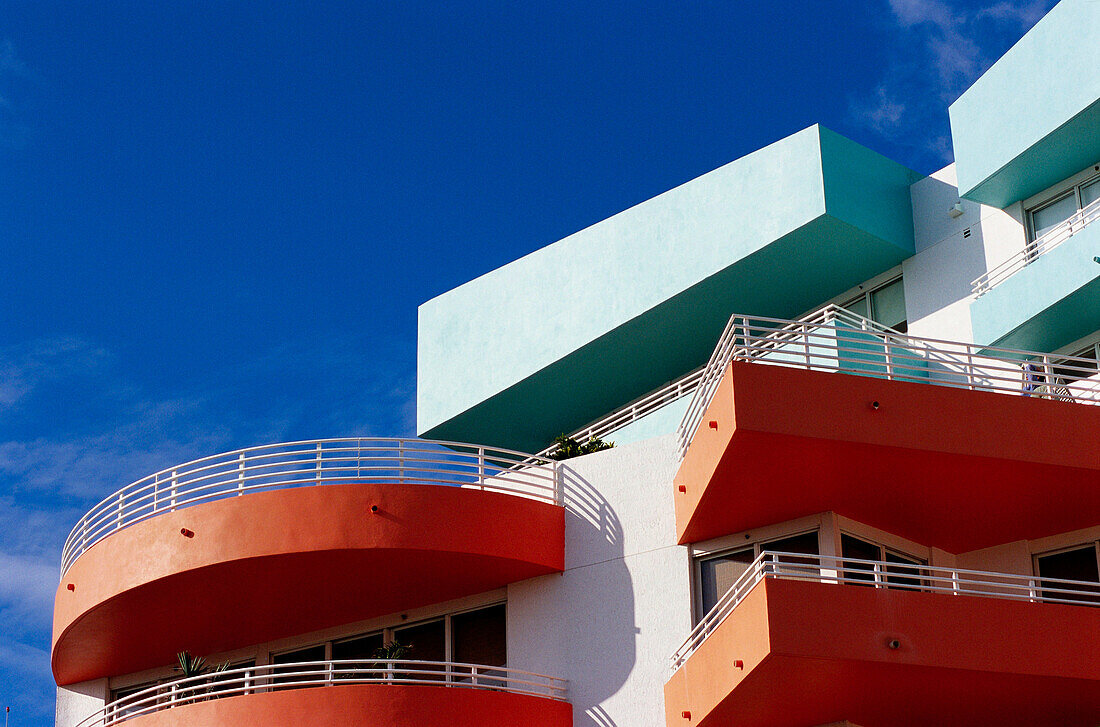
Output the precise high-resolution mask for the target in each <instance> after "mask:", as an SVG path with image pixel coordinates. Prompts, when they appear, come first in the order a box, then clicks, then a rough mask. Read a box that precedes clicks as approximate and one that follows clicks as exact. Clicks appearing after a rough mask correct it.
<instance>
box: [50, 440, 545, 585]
mask: <svg viewBox="0 0 1100 727" xmlns="http://www.w3.org/2000/svg"><path fill="white" fill-rule="evenodd" d="M370 482H384V483H398V484H441V485H452V486H458V487H467V488H477V489H481V490H486V491H490V492H502V493H506V494H510V495H519V496H522V497H528V498H533V499H537V500H542V501H545V502H550V503H553V504H555V505H561V504H562V487H561V472H560V467H559V465H558V463H557V462H554V461H553V460H550V459H547V458H545V457H540V456H538V455H531V454H526V453H524V452H516V451H513V450H509V449H498V448H493V447H484V446H480V445H476V444H465V443H462V442H438V441H429V440H423V439H376V438H367V437H362V438H343V439H314V440H303V441H298V442H287V443H282V444H268V445H263V446H259V447H251V448H248V449H238V450H234V451H232V452H225V453H223V454H216V455H212V456H210V457H203V458H202V459H196V460H193V461H191V462H187V463H185V464H181V465H176V466H175V467H169V468H167V469H164V470H161V471H160V472H157V473H154V474H152V475H149V476H148V477H143V478H142V479H140V480H138V481H136V482H133V483H131V484H129V485H127V486H125V487H123V488H122V489H120V490H118V491H117V492H115V493H113V494H112V495H110V496H108V497H106V498H104V499H103V500H102V501H101V502H100V503H99V504H97V505H95V506H94V507H93V508H92V509H91V510H89V511H88V512H87V513H86V514H85V515H84V517H82V518H81V519H80V520H79V522H77V524H76V526H75V527H74V528H73V529H72V532H70V533H69V536H68V538H67V539H66V540H65V547H64V549H63V550H62V555H61V574H62V576H64V574H65V572H66V571H67V570H68V569H69V568H70V567H71V566H72V564H73V562H74V561H75V560H76V559H77V558H78V557H80V555H81V554H82V553H84V552H85V551H86V550H88V549H89V548H91V547H92V546H93V545H95V544H96V543H97V542H99V541H100V540H102V539H103V538H105V537H107V536H108V535H111V534H112V533H114V532H117V531H118V530H121V529H122V528H125V527H128V526H130V525H133V524H134V523H138V522H141V521H143V520H146V519H148V518H151V517H155V516H157V515H160V514H163V513H166V512H171V511H174V510H179V509H182V508H185V507H191V506H193V505H198V504H201V503H204V502H210V501H212V500H219V499H223V498H228V497H237V496H239V495H244V494H247V493H251V492H259V491H263V490H280V489H290V488H296V487H309V486H315V485H330V484H356V483H370Z"/></svg>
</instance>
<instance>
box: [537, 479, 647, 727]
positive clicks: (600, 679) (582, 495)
mask: <svg viewBox="0 0 1100 727" xmlns="http://www.w3.org/2000/svg"><path fill="white" fill-rule="evenodd" d="M562 473H563V487H564V495H565V511H566V523H565V543H566V546H565V547H566V556H565V562H566V571H567V573H566V580H565V581H563V585H564V588H563V589H561V591H560V593H559V598H561V599H562V603H560V604H559V607H561V608H562V610H559V611H558V613H561V614H568V615H569V618H567V619H566V620H565V623H561V624H558V626H557V628H558V629H560V632H559V633H557V634H555V635H554V637H555V639H557V640H558V643H559V644H561V647H560V648H563V649H567V650H570V651H572V652H574V653H573V654H572V655H570V657H569V658H563V659H562V660H561V663H562V664H563V665H569V668H571V669H572V670H574V673H572V674H570V675H568V676H567V678H568V679H569V680H570V684H569V694H570V701H571V702H572V703H573V717H574V725H575V727H617V723H616V722H615V720H614V719H612V718H611V716H610V715H608V713H607V712H606V711H605V710H604V708H603V706H601V705H602V704H603V703H604V702H605V701H606V700H607V699H608V698H610V697H611V696H612V695H614V694H616V693H617V692H618V691H619V689H620V688H621V687H622V686H623V684H624V683H625V682H626V679H627V677H628V676H629V674H630V673H631V671H632V670H633V668H634V662H635V660H636V651H637V647H636V643H635V641H636V637H637V634H638V629H637V627H636V626H635V623H634V585H633V582H632V580H631V577H630V572H629V571H628V570H627V567H626V563H625V562H624V561H623V528H622V523H621V522H620V521H619V517H618V516H617V515H616V514H615V511H614V510H613V509H612V508H611V506H610V504H608V502H607V500H606V499H604V497H603V495H601V494H600V493H599V492H598V491H597V490H596V489H595V488H594V487H593V486H592V485H591V484H590V483H589V482H588V481H587V480H585V479H584V478H583V477H582V476H581V475H580V474H578V473H577V472H576V471H575V470H574V469H573V468H571V467H569V466H563V467H562ZM562 656H563V657H564V656H565V654H563V655H562Z"/></svg>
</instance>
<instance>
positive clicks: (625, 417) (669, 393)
mask: <svg viewBox="0 0 1100 727" xmlns="http://www.w3.org/2000/svg"><path fill="white" fill-rule="evenodd" d="M702 378H703V369H702V368H698V369H695V370H694V371H692V372H690V373H687V374H685V375H683V376H681V377H680V378H678V379H676V380H674V381H670V382H669V383H667V384H665V385H664V386H661V387H659V388H657V389H654V390H653V391H651V392H649V393H648V394H646V395H645V396H641V397H639V398H637V399H635V400H634V401H631V402H629V403H627V404H624V405H623V406H621V407H619V408H618V409H616V410H615V411H613V412H611V413H610V414H608V415H607V416H604V417H601V418H600V419H597V420H596V421H594V422H592V423H590V424H588V425H586V426H584V427H581V428H580V429H578V430H576V431H575V432H572V433H571V434H570V435H569V436H570V437H571V438H572V439H574V440H576V441H577V442H581V443H583V442H587V441H589V440H591V439H601V440H602V439H606V438H607V437H609V436H611V434H612V433H613V432H615V431H618V430H619V429H622V428H623V427H625V426H626V425H628V424H631V423H633V422H636V421H638V420H639V419H641V418H642V417H645V416H648V415H650V414H652V413H653V412H655V411H657V410H658V409H661V408H663V407H665V406H667V405H668V404H671V403H672V402H674V401H676V400H677V399H680V398H683V397H685V396H687V395H689V394H692V393H694V392H695V388H696V387H697V386H698V385H699V382H700V380H702ZM557 450H558V445H557V444H552V445H550V446H549V447H547V448H546V449H544V450H542V451H541V452H539V456H542V457H551V456H553V455H554V453H555V452H557Z"/></svg>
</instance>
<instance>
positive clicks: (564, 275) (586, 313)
mask: <svg viewBox="0 0 1100 727" xmlns="http://www.w3.org/2000/svg"><path fill="white" fill-rule="evenodd" d="M916 178H917V175H916V174H915V173H914V172H912V171H910V170H909V169H906V168H905V167H903V166H901V165H899V164H896V163H894V162H892V161H890V160H888V159H886V158H884V157H882V156H880V155H878V154H875V153H874V152H871V151H869V150H867V149H864V148H863V147H860V146H859V145H858V144H855V143H854V142H852V141H849V140H847V139H844V138H843V137H841V136H839V135H837V134H834V133H833V132H831V131H828V130H825V129H822V128H820V127H818V126H813V127H810V128H808V129H805V130H803V131H800V132H798V133H796V134H793V135H791V136H789V137H787V138H786V139H783V140H781V141H779V142H776V143H775V144H772V145H770V146H768V147H765V148H764V149H761V150H760V151H757V152H754V153H752V154H749V155H748V156H746V157H743V158H741V159H738V160H737V161H734V162H731V163H730V164H727V165H725V166H723V167H721V168H719V169H716V170H715V171H713V172H710V173H708V174H705V175H703V176H702V177H699V178H698V179H695V180H692V181H691V182H688V183H686V184H684V185H682V186H680V187H677V188H676V189H673V190H671V191H669V192H666V193H665V194H662V195H660V196H658V197H655V198H653V199H651V200H648V201H646V202H643V203H642V204H639V205H637V206H635V207H633V208H631V209H629V210H626V211H625V212H622V213H620V214H618V215H615V216H614V217H611V218H609V219H607V220H604V221H603V222H600V223H598V224H596V225H593V226H592V227H589V228H587V229H585V230H582V231H581V232H578V233H576V234H574V235H571V236H569V237H567V238H565V239H564V240H561V241H559V242H557V243H554V244H553V245H550V246H548V247H545V248H543V249H541V250H538V251H536V252H534V253H532V254H530V255H527V256H526V257H523V258H521V259H519V260H517V261H515V262H513V263H510V264H508V265H505V266H504V267H502V268H499V269H497V270H494V271H492V272H490V273H488V274H486V275H484V276H482V277H480V278H477V279H476V280H473V281H471V282H469V283H467V284H465V285H462V286H460V287H458V288H456V289H454V290H452V291H449V292H448V293H445V294H444V295H441V296H439V297H438V298H435V299H433V300H430V301H428V302H427V303H425V304H424V305H422V306H421V307H420V311H419V341H418V344H419V348H418V363H417V370H418V381H417V430H418V432H419V433H420V434H421V435H422V436H428V437H433V438H440V439H456V440H460V441H474V442H483V443H487V444H496V445H498V446H509V447H515V448H518V449H524V450H538V449H541V448H542V447H543V446H545V445H546V444H547V443H549V441H550V440H551V439H552V438H553V437H554V436H555V435H557V434H559V433H562V432H569V431H573V430H575V429H578V428H580V427H582V426H584V425H586V424H588V423H590V422H591V421H593V420H595V419H597V418H599V417H600V416H602V415H604V414H606V413H608V412H610V411H613V410H614V409H616V408H617V407H619V406H621V405H622V404H624V403H626V402H627V401H630V400H632V399H635V398H637V397H639V396H641V395H643V394H645V393H647V392H649V391H651V390H653V389H655V388H657V387H658V386H660V385H661V384H663V383H664V382H666V381H669V380H672V379H675V378H677V377H679V376H681V375H682V374H684V373H686V372H687V371H689V370H691V369H693V368H695V367H697V366H699V365H701V364H702V363H704V362H705V361H706V359H707V357H708V356H709V354H710V351H711V350H712V349H713V347H714V344H715V342H716V340H717V338H718V335H719V334H720V333H721V330H722V328H723V326H724V325H725V322H726V319H727V318H728V317H729V315H730V313H731V312H733V311H739V312H751V313H758V314H762V315H777V316H791V315H796V314H798V313H800V312H802V311H804V310H806V309H808V308H811V307H812V306H814V305H817V304H819V303H820V302H822V301H824V300H827V299H828V298H830V297H832V296H834V295H836V294H838V293H840V292H842V291H844V290H845V289H847V288H849V287H851V286H853V285H855V284H857V283H860V282H862V281H864V280H866V279H867V278H870V277H872V276H873V275H875V274H877V273H879V272H882V271H883V270H886V269H888V268H890V267H892V266H893V265H896V264H898V263H899V262H900V261H901V260H902V259H904V258H906V257H908V256H910V255H912V254H913V227H912V211H911V205H910V200H909V185H910V184H911V183H912V182H914V181H916Z"/></svg>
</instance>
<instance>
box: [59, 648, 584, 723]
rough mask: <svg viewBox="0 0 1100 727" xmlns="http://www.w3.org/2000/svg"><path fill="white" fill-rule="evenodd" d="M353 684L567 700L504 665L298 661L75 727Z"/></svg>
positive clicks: (163, 694)
mask: <svg viewBox="0 0 1100 727" xmlns="http://www.w3.org/2000/svg"><path fill="white" fill-rule="evenodd" d="M352 684H420V685H429V686H433V685H434V686H439V687H449V688H465V689H488V690H492V691H498V692H511V693H515V694H526V695H532V696H536V697H544V698H546V699H553V700H556V701H566V700H567V698H568V687H569V683H568V682H567V681H566V680H564V679H558V678H557V677H551V676H546V675H545V674H536V673H534V672H529V671H521V670H519V669H509V668H507V667H503V666H484V665H481V664H462V663H456V662H449V661H417V660H411V659H400V660H392V661H387V660H343V661H303V662H297V663H293V664H277V665H268V666H249V667H240V668H236V669H227V670H225V671H221V672H217V673H214V674H204V675H202V676H195V677H187V678H181V679H175V680H172V681H168V682H164V683H162V684H157V685H155V686H151V687H148V688H147V689H142V690H141V691H138V692H135V693H133V694H129V695H127V696H125V697H122V698H120V699H116V700H115V701H113V702H110V703H108V704H105V705H104V706H103V707H102V708H101V709H99V710H98V711H96V712H95V713H94V714H91V715H89V716H88V717H87V718H85V719H84V720H82V721H81V722H80V723H79V724H78V725H77V727H107V725H112V724H117V723H119V722H123V721H125V720H127V719H132V718H134V717H139V716H142V715H146V714H151V713H153V712H159V711H161V710H164V709H173V708H177V707H182V706H184V705H188V704H195V703H197V702H205V701H207V700H211V699H221V698H223V697H233V696H239V695H244V694H256V693H260V692H270V691H279V690H283V689H310V688H312V689H316V688H323V687H332V686H347V685H352ZM181 719H182V718H181Z"/></svg>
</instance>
